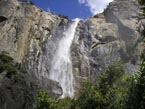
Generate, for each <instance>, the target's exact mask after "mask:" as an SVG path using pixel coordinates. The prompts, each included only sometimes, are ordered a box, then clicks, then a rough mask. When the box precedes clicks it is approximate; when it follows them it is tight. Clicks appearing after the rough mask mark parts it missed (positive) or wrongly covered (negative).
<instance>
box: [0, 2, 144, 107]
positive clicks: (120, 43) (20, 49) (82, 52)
mask: <svg viewBox="0 0 145 109" xmlns="http://www.w3.org/2000/svg"><path fill="white" fill-rule="evenodd" d="M140 12H141V10H140V9H139V5H138V3H137V2H136V0H114V2H112V3H110V4H109V6H108V7H107V9H105V11H104V12H103V13H101V14H97V15H95V16H94V17H91V18H89V19H86V20H81V21H80V22H79V23H78V25H77V26H76V28H75V31H74V36H73V39H72V42H71V44H68V45H69V46H70V47H69V51H70V53H69V56H70V57H71V58H70V60H69V61H71V64H72V74H73V75H72V76H73V78H74V80H73V82H74V83H73V87H74V96H76V95H77V93H78V90H79V89H80V88H81V87H82V86H83V81H85V80H91V81H92V82H97V77H98V74H99V73H100V72H102V71H104V70H105V69H106V68H107V66H108V65H110V64H112V63H115V62H118V61H123V62H124V63H125V69H126V73H129V74H133V73H135V72H136V70H137V69H138V67H139V64H140V54H141V52H142V49H143V45H142V36H141V35H140V32H141V31H142V30H143V28H144V27H143V25H142V22H143V20H140V18H139V16H140ZM70 24H72V21H71V20H69V19H67V18H65V17H63V16H58V15H53V14H50V13H46V12H43V11H42V10H41V9H38V8H37V7H35V6H34V5H30V4H28V3H22V2H17V1H16V0H1V1H0V52H2V51H7V52H9V53H10V55H11V56H12V57H13V58H14V60H15V61H16V62H17V63H21V64H22V65H23V66H24V68H25V70H26V71H27V73H26V74H24V75H25V81H27V80H33V81H34V82H35V84H36V86H37V87H38V88H43V89H45V90H47V91H49V92H51V94H52V95H54V96H56V97H58V98H59V97H61V96H62V95H63V87H62V85H61V84H60V82H59V81H58V80H55V79H54V78H55V76H54V77H53V78H51V76H50V73H52V71H51V70H53V68H52V63H53V62H52V61H53V60H55V56H56V53H57V50H59V49H58V45H59V43H60V41H61V40H62V38H63V37H64V35H63V34H64V32H66V30H67V29H68V28H69V26H70ZM66 37H67V36H66ZM68 37H69V34H68ZM64 43H65V41H64ZM68 45H67V44H66V46H68ZM62 49H63V48H62ZM54 65H55V62H54ZM66 67H68V66H67V65H66ZM69 68H70V67H69ZM53 72H55V71H54V70H53ZM55 74H56V75H57V71H56V72H55ZM4 83H5V84H4ZM6 83H7V82H3V83H2V82H0V84H3V87H7V84H6ZM8 85H10V84H8ZM33 85H34V84H29V81H27V84H26V87H27V86H30V87H32V86H33ZM1 89H4V88H1V85H0V92H1ZM13 90H14V91H16V89H15V88H14V89H13ZM25 91H28V92H31V88H30V89H29V90H24V92H25ZM8 93H9V92H8ZM9 94H10V95H11V93H9ZM19 94H20V95H21V94H22V93H19ZM32 95H33V94H32ZM9 97H10V98H9V101H13V100H14V98H13V97H11V96H9ZM17 97H18V96H16V98H15V99H16V101H19V99H17ZM5 99H7V97H6V98H5ZM21 99H23V101H25V100H24V98H21ZM3 102H5V101H3ZM27 102H29V101H27ZM27 102H24V103H22V104H21V105H20V106H24V107H25V108H26V109H33V108H32V106H30V105H29V108H28V105H24V104H26V103H27ZM2 104H4V103H2ZM6 104H7V105H9V102H6ZM12 104H13V102H12ZM12 106H14V105H12ZM3 107H4V106H3ZM11 108H12V109H17V108H15V107H11ZM2 109H5V108H2ZM9 109H10V108H9ZM18 109H20V108H18Z"/></svg>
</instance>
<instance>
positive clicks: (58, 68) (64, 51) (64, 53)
mask: <svg viewBox="0 0 145 109" xmlns="http://www.w3.org/2000/svg"><path fill="white" fill-rule="evenodd" d="M78 23H79V19H75V20H74V21H73V23H72V24H71V25H70V26H69V28H68V29H67V30H66V31H65V32H64V34H63V35H64V36H63V38H62V39H61V40H60V41H59V44H58V49H57V50H56V53H55V55H54V57H53V59H52V63H51V69H50V75H49V76H50V79H52V80H54V81H57V82H58V83H59V84H60V85H61V87H62V90H63V95H62V96H61V98H64V97H71V98H73V97H74V92H75V90H74V83H75V81H74V77H73V72H72V61H71V53H70V52H71V50H70V48H71V45H72V41H73V38H74V35H75V31H76V27H77V25H78Z"/></svg>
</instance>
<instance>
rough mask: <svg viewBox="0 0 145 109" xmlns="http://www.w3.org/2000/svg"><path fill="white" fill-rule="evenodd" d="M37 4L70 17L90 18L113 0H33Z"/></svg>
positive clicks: (44, 8)
mask: <svg viewBox="0 0 145 109" xmlns="http://www.w3.org/2000/svg"><path fill="white" fill-rule="evenodd" d="M32 1H33V2H34V3H35V4H36V6H38V7H40V8H42V9H43V10H45V11H50V12H51V13H54V14H62V15H65V16H68V17H69V18H70V19H74V18H82V19H85V18H88V17H91V16H93V15H95V14H97V13H100V12H102V11H103V10H104V8H105V7H106V6H107V5H108V3H109V2H110V1H112V0H32Z"/></svg>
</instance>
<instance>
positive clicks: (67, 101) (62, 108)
mask: <svg viewBox="0 0 145 109" xmlns="http://www.w3.org/2000/svg"><path fill="white" fill-rule="evenodd" d="M56 104H57V108H56V109H74V101H73V99H71V98H64V99H60V100H58V101H57V102H56Z"/></svg>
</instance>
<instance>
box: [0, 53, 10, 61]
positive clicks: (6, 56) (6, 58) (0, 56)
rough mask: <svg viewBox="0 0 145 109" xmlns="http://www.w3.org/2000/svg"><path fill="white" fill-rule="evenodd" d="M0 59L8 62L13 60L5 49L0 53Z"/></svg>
mask: <svg viewBox="0 0 145 109" xmlns="http://www.w3.org/2000/svg"><path fill="white" fill-rule="evenodd" d="M0 60H1V61H2V62H4V63H10V62H12V61H13V58H12V57H10V56H9V54H8V53H7V52H5V51H3V52H2V53H1V54H0Z"/></svg>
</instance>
